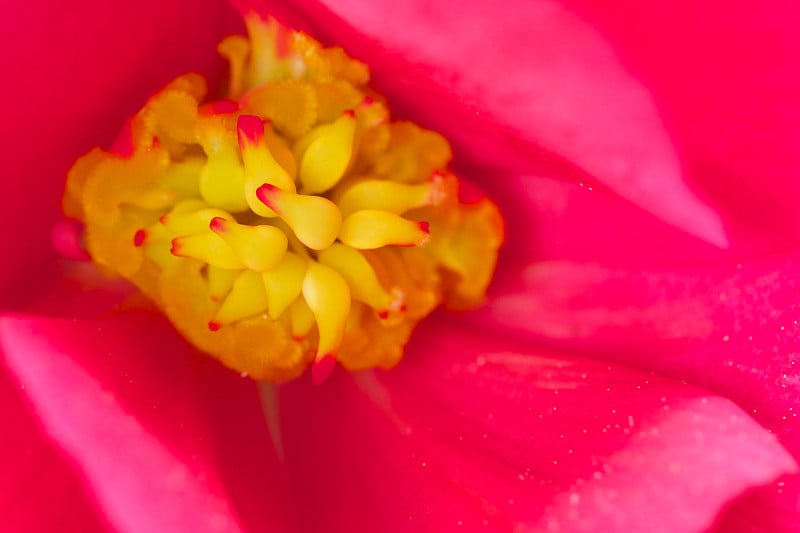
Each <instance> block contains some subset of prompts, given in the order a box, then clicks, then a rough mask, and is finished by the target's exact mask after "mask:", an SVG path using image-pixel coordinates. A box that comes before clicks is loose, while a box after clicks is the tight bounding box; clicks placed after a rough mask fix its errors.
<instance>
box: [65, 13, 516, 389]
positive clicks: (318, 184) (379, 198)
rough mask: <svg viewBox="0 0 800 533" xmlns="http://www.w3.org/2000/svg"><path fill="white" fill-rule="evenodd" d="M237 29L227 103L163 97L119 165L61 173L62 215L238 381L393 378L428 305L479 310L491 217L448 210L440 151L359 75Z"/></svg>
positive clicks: (104, 261) (260, 33)
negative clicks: (351, 375) (339, 375)
mask: <svg viewBox="0 0 800 533" xmlns="http://www.w3.org/2000/svg"><path fill="white" fill-rule="evenodd" d="M246 24H247V27H248V31H249V32H250V38H249V39H247V38H244V37H239V36H235V37H230V38H228V39H226V40H225V41H224V42H223V43H222V44H221V45H220V47H219V50H220V52H221V53H222V54H223V55H224V56H225V57H227V58H228V59H229V61H230V64H231V74H230V76H231V79H230V81H229V83H228V84H227V88H228V93H227V94H226V95H224V96H223V98H225V99H221V100H213V99H211V100H205V98H206V86H205V83H204V82H203V80H202V79H201V78H200V77H199V76H197V75H192V74H189V75H185V76H181V77H179V78H178V79H176V80H175V81H174V82H172V83H170V84H169V85H168V86H167V87H165V89H164V90H162V91H161V92H160V93H158V94H156V95H155V96H154V97H153V98H152V99H151V100H150V101H149V102H148V103H147V104H146V105H145V106H144V108H143V110H142V111H140V112H139V113H137V114H136V115H135V116H134V117H133V119H132V120H131V123H130V124H131V125H130V128H129V133H130V139H129V141H130V142H122V143H121V144H120V146H125V147H129V148H124V149H120V151H121V152H123V153H107V152H103V151H102V150H99V149H98V150H93V151H92V152H91V153H89V154H88V155H87V156H85V157H84V158H83V159H81V160H80V161H78V162H77V163H76V164H75V166H74V167H73V169H72V170H71V172H70V174H69V177H68V181H67V188H66V193H65V198H64V208H65V212H66V213H67V214H68V216H70V217H73V218H79V219H81V220H82V221H83V222H84V224H85V227H86V236H85V241H86V243H87V248H88V252H89V253H90V255H91V257H92V259H93V261H95V262H96V263H97V264H98V265H100V266H101V267H102V268H103V270H104V271H106V272H108V271H110V272H116V273H117V274H119V275H121V276H124V277H125V278H127V279H129V280H130V281H131V282H133V283H134V284H136V285H137V286H138V287H139V288H140V289H141V290H142V291H143V292H144V293H145V294H146V295H147V296H148V297H149V298H151V299H152V300H153V302H154V303H155V304H156V305H157V306H158V307H159V308H161V309H162V310H163V311H164V313H165V314H166V315H167V316H168V317H169V319H170V320H172V322H173V323H174V324H175V326H176V328H177V329H178V330H179V331H180V332H181V333H182V334H183V335H185V336H186V338H187V339H188V340H189V341H190V342H192V343H193V344H194V345H196V346H197V347H198V348H200V349H201V350H203V351H205V352H207V353H209V354H211V355H213V356H214V357H216V358H217V359H219V360H220V361H221V362H223V363H224V364H225V365H227V366H229V367H231V368H234V369H236V370H238V371H239V372H244V373H247V374H248V375H249V376H251V377H253V378H255V379H263V380H268V381H275V382H277V381H285V380H287V379H291V378H294V377H296V376H298V375H300V374H301V373H302V372H303V371H304V370H306V369H307V368H308V367H311V368H312V372H311V374H312V378H313V381H314V382H320V381H322V380H323V379H324V378H325V377H326V376H327V375H328V374H329V373H330V371H331V370H332V369H333V367H334V365H335V363H336V362H338V363H340V364H341V365H342V366H344V367H345V368H347V369H350V370H359V369H364V368H372V367H382V368H390V367H392V366H394V365H395V364H397V362H398V361H399V360H400V357H401V356H402V352H403V346H404V345H405V344H406V342H407V341H408V338H409V336H410V335H411V332H412V331H413V329H414V327H415V325H416V324H417V323H418V322H419V321H420V320H422V319H423V318H425V317H426V316H427V315H428V314H430V313H431V312H432V311H433V309H434V308H435V307H436V306H437V305H439V304H445V305H447V306H449V307H453V308H458V309H463V308H467V307H471V306H475V305H477V304H479V303H480V301H481V299H482V298H483V295H484V293H485V289H486V286H487V285H488V283H489V280H490V277H491V273H492V272H493V270H494V264H495V260H496V257H497V249H498V247H499V246H500V243H501V242H502V233H503V228H502V220H501V219H500V216H499V213H498V211H497V208H496V207H495V206H494V205H493V204H492V203H491V202H490V201H489V200H488V199H486V198H481V199H479V200H476V201H472V202H470V203H464V202H462V201H461V200H460V199H459V183H460V182H459V180H458V178H457V177H455V176H454V175H453V174H452V173H451V172H450V171H449V170H448V168H447V165H448V163H449V161H450V158H451V153H450V147H449V145H448V144H447V142H446V141H445V140H444V138H443V137H441V136H440V135H438V134H435V133H433V132H430V131H427V130H423V129H421V128H419V127H418V126H416V125H414V124H412V123H408V122H392V121H391V120H390V116H389V108H388V106H387V103H386V102H385V101H384V99H383V98H382V97H381V96H380V95H377V94H376V93H375V92H374V91H373V90H372V89H370V88H369V87H368V85H367V82H368V79H369V71H368V70H367V68H366V66H365V65H363V64H361V63H359V62H358V61H355V60H353V59H351V58H349V57H347V55H346V54H345V53H344V51H343V50H341V49H337V48H330V49H326V48H322V47H321V46H320V45H319V44H318V43H316V42H314V41H313V40H312V39H310V38H309V37H307V36H305V35H302V34H299V33H290V32H287V31H283V30H281V29H280V28H279V27H278V26H277V24H276V23H275V22H274V21H263V20H261V19H260V18H258V17H257V16H255V15H252V16H248V17H247V20H246ZM279 41H280V42H279ZM126 131H127V130H126ZM125 140H127V139H123V141H125ZM473 196H474V195H473Z"/></svg>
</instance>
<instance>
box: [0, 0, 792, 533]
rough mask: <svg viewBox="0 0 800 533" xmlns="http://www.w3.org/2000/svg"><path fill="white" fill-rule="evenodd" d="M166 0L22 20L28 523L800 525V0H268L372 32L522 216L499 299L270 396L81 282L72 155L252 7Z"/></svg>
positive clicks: (359, 51) (467, 167) (14, 173)
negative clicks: (382, 354) (52, 248)
mask: <svg viewBox="0 0 800 533" xmlns="http://www.w3.org/2000/svg"><path fill="white" fill-rule="evenodd" d="M242 3H244V2H242ZM28 5H30V4H26V6H28ZM248 5H249V4H248ZM157 6H158V7H157V8H156V4H155V3H153V4H152V7H151V9H152V10H156V9H157V11H153V12H157V13H158V16H154V15H153V12H150V11H148V9H147V6H146V5H142V3H138V4H137V6H136V7H135V8H134V7H130V8H126V7H119V8H117V7H115V8H114V10H116V9H120V10H122V11H119V12H117V11H115V12H114V13H111V14H109V13H105V12H103V13H99V12H98V11H97V10H96V8H95V7H94V6H93V5H92V3H91V2H83V3H81V2H78V3H74V4H72V5H70V6H69V8H68V9H69V14H70V17H69V18H64V17H58V16H56V15H57V13H58V12H57V11H56V10H58V9H67V8H65V7H60V6H55V5H54V6H48V9H47V10H39V9H36V6H34V7H33V8H28V7H24V8H23V7H22V6H19V7H18V9H19V11H18V12H16V13H15V15H18V16H15V17H7V18H9V19H10V18H14V21H13V22H14V27H17V28H28V27H34V28H35V27H37V26H36V25H35V24H33V23H31V24H30V25H28V24H25V22H26V20H29V19H32V20H33V21H36V22H37V23H39V24H40V26H39V27H40V28H41V33H40V32H27V31H25V32H20V31H10V29H9V28H6V27H3V28H0V29H1V30H2V31H0V35H3V36H4V37H3V39H9V40H12V41H11V42H12V43H13V44H12V45H10V46H6V49H11V50H14V51H15V52H18V53H14V54H5V55H4V56H3V58H2V59H0V61H4V62H8V63H10V64H9V65H6V64H3V67H4V68H2V71H3V72H15V73H18V74H17V77H15V79H14V82H15V83H6V84H5V85H4V88H3V93H4V97H5V100H6V102H10V103H12V104H14V105H7V108H8V109H7V111H8V115H9V116H8V118H7V120H6V123H7V124H12V125H14V128H13V129H9V128H6V129H4V131H3V136H4V137H3V140H4V143H3V146H4V152H3V156H4V157H3V159H4V162H6V165H7V166H6V169H5V170H6V172H5V173H4V178H3V179H4V180H5V181H4V183H6V184H11V183H12V182H11V180H12V179H13V180H14V181H13V184H14V187H7V188H6V189H7V191H6V192H7V194H5V195H4V197H3V207H4V213H6V215H7V216H8V217H9V218H8V220H9V221H10V223H9V225H8V228H7V232H6V234H7V235H6V237H7V241H6V245H7V248H6V249H7V250H9V251H10V253H9V255H8V257H10V259H8V260H6V261H5V262H4V263H3V269H2V271H0V272H2V277H0V279H2V280H3V282H4V287H8V286H9V284H11V283H13V284H14V285H16V286H17V287H18V288H20V289H22V290H19V291H12V292H8V290H6V292H5V293H4V294H7V295H8V296H4V299H3V304H4V307H5V308H7V309H10V310H9V311H8V312H6V313H5V314H4V315H3V317H2V319H0V346H2V352H3V362H4V365H5V367H4V368H5V369H4V372H3V377H2V379H3V385H4V386H3V387H2V389H0V390H2V393H3V395H4V402H3V404H2V405H3V406H4V407H5V409H4V416H5V420H7V421H8V422H7V424H6V425H7V427H8V428H10V429H12V430H13V432H14V433H13V438H12V439H5V440H4V447H3V449H4V451H6V453H5V454H4V455H3V457H4V458H5V459H6V460H5V462H4V471H5V472H8V474H6V475H5V476H4V477H3V485H2V487H3V488H2V492H0V494H3V497H4V500H3V501H4V503H5V502H8V501H9V499H10V498H11V497H12V495H13V497H14V501H15V502H23V504H22V505H19V504H17V505H14V506H13V507H12V506H10V505H8V504H7V505H6V507H12V508H13V509H20V511H19V514H17V515H12V518H11V520H14V519H17V520H18V522H17V523H19V524H20V526H19V528H20V529H22V528H24V529H26V530H31V529H35V528H36V527H39V528H40V529H48V527H49V528H50V529H52V527H53V526H54V522H48V521H49V520H54V521H55V524H59V525H63V524H64V523H68V524H74V525H75V529H77V530H86V529H96V528H100V527H104V526H110V527H113V528H115V529H120V530H125V531H140V530H187V531H188V530H212V529H214V528H218V529H224V528H230V529H233V528H235V527H239V528H241V529H245V530H252V531H259V530H270V531H274V530H297V529H301V530H302V529H311V530H319V529H325V530H361V529H367V530H370V529H379V530H380V529H389V530H392V529H394V530H409V529H414V530H426V529H427V530H456V529H458V528H459V527H461V528H462V529H466V530H474V529H483V528H484V524H483V522H484V521H486V522H487V526H488V527H489V528H490V529H492V528H493V529H499V530H507V529H511V528H513V527H517V528H519V529H523V530H524V529H526V528H533V529H546V528H548V527H555V526H560V528H561V529H562V530H581V529H582V530H630V529H633V530H639V529H644V528H645V527H647V528H653V529H662V530H664V531H674V530H699V529H705V528H707V527H710V526H711V525H712V524H713V523H714V521H715V520H718V523H717V526H718V527H720V528H727V529H735V528H737V527H744V526H745V525H748V524H749V523H751V522H753V521H758V520H762V521H763V520H772V521H774V523H771V524H767V525H766V526H765V527H769V528H770V530H775V529H777V528H778V527H784V528H785V529H787V530H789V529H790V528H791V527H792V525H793V524H794V523H796V521H797V518H798V516H797V512H798V509H797V494H798V475H797V474H796V471H797V463H796V460H797V457H798V442H797V435H798V431H797V425H796V422H795V419H794V413H793V408H794V406H795V405H797V400H798V390H800V389H799V388H798V384H800V380H798V377H797V371H796V370H795V369H794V365H792V362H793V357H794V353H795V349H796V346H797V336H796V328H797V325H796V324H795V322H794V321H795V318H796V317H797V305H796V303H795V302H796V292H797V291H796V289H795V287H796V276H795V273H796V272H797V254H796V252H795V251H794V244H796V242H797V236H798V228H799V227H800V226H798V222H797V221H796V217H794V216H793V215H794V212H795V209H794V208H795V206H796V198H797V195H796V191H795V187H796V185H795V184H794V183H793V180H792V171H793V170H794V169H795V168H796V163H797V161H796V159H795V158H796V157H797V156H796V155H795V151H794V150H793V148H792V147H793V146H794V144H795V143H796V140H797V138H796V136H797V133H796V128H795V126H794V124H795V123H796V118H797V117H796V116H795V115H796V113H797V110H798V109H800V107H799V106H798V105H797V104H798V102H797V101H796V100H795V99H796V98H797V94H800V93H797V92H796V91H793V90H792V89H793V88H795V87H794V86H795V85H796V83H797V82H796V81H795V80H796V74H795V72H796V71H797V68H796V67H797V65H796V62H797V61H798V59H797V57H796V53H795V52H796V50H795V46H794V44H793V40H792V35H793V34H792V33H791V32H792V31H793V28H794V27H796V23H797V15H798V12H797V10H798V8H796V7H794V6H792V5H789V4H786V5H784V4H783V3H780V2H769V3H767V4H764V5H762V6H761V7H760V10H761V11H759V12H753V10H752V7H751V6H746V5H738V4H733V5H731V4H730V3H726V4H722V3H717V2H711V3H705V4H704V5H702V6H699V5H695V4H693V3H689V2H682V1H681V2H675V3H672V4H670V5H669V6H664V7H656V8H654V7H652V6H647V7H646V8H645V7H640V6H638V5H637V3H636V2H623V3H617V4H615V6H616V7H615V8H614V9H609V7H608V5H607V4H605V3H599V2H598V3H594V2H590V1H585V2H573V3H570V4H568V5H566V4H560V3H556V2H549V1H543V0H539V1H537V2H534V3H520V4H519V5H516V4H515V5H514V9H511V8H510V7H509V5H508V4H507V3H506V4H503V5H499V4H498V5H496V6H493V7H486V6H485V5H483V4H482V3H479V2H471V1H467V2H461V3H459V4H458V6H457V9H454V8H453V6H452V5H450V4H449V3H447V2H442V3H441V4H436V3H434V4H433V5H430V3H427V2H426V3H422V2H404V3H402V4H400V5H392V7H391V8H390V7H389V6H387V5H382V3H375V4H369V5H365V4H362V3H349V2H345V1H336V0H329V1H327V2H326V3H325V4H324V5H323V4H318V3H316V2H298V3H294V4H286V5H284V4H280V3H275V4H274V5H272V4H270V5H268V6H262V5H261V4H259V6H258V7H261V8H263V7H268V8H269V9H270V10H271V11H273V12H274V13H275V14H276V16H278V17H280V18H282V19H284V20H285V21H286V22H288V23H290V24H291V25H294V26H298V27H300V29H310V30H313V31H312V33H314V34H315V35H316V36H318V37H320V38H321V39H323V40H327V41H330V42H336V43H337V44H340V45H342V46H344V47H346V48H347V49H349V50H351V51H353V53H354V54H355V55H356V56H358V57H359V58H361V59H363V60H365V61H366V62H367V63H368V64H369V65H370V66H371V68H372V69H373V73H374V79H375V83H376V85H377V86H378V87H379V88H380V89H382V90H383V91H385V92H386V93H387V95H388V96H389V98H390V99H392V101H393V102H395V103H397V105H398V107H399V108H400V110H401V112H402V113H405V114H407V115H408V116H414V117H415V118H418V120H419V121H422V122H424V123H426V124H425V125H427V126H430V127H432V128H434V129H437V130H439V131H441V132H443V133H445V134H446V135H447V136H448V137H449V138H450V139H451V141H453V142H454V146H455V149H456V154H457V158H458V160H460V161H461V166H462V167H463V172H465V173H469V174H470V175H473V176H475V177H476V178H480V181H481V183H482V184H484V185H485V186H486V187H487V189H490V190H491V191H492V193H493V195H494V197H495V198H496V199H497V200H498V202H499V203H500V205H501V208H502V209H503V211H504V214H505V216H506V219H507V222H508V226H509V228H510V230H511V231H510V232H509V236H508V237H509V244H508V246H507V249H506V252H505V256H504V257H503V258H502V259H503V262H502V263H501V267H500V271H499V275H498V279H497V281H496V284H495V286H494V288H493V289H492V293H491V298H490V301H489V302H488V304H487V306H486V307H485V308H484V310H483V311H480V312H477V313H474V314H471V315H464V316H463V317H458V318H455V319H454V318H452V317H449V316H446V315H437V316H435V317H433V318H431V319H430V320H428V321H427V322H426V323H424V324H423V325H422V326H421V327H420V329H419V330H418V331H417V333H416V335H415V337H414V339H413V341H412V344H411V346H410V347H409V348H408V350H407V356H406V360H405V361H404V362H403V364H401V365H400V366H399V367H398V368H396V369H395V370H392V371H390V372H387V373H378V372H373V373H364V374H353V375H351V374H345V373H342V372H338V373H336V374H335V375H334V376H333V377H332V378H331V380H330V381H329V382H328V383H326V384H325V385H324V386H321V387H317V388H313V387H311V386H310V385H309V384H307V383H305V382H304V381H296V382H293V383H292V384H290V385H288V386H285V387H282V388H281V389H279V390H278V391H275V390H269V389H265V390H263V391H262V392H261V394H262V395H263V396H264V398H262V400H263V403H264V404H265V405H267V406H270V407H271V408H269V409H267V410H266V411H265V414H266V419H267V420H268V422H266V423H265V422H263V417H262V415H261V412H260V402H259V398H258V394H259V393H258V391H257V389H256V388H255V386H253V385H252V384H250V383H249V382H248V381H245V380H242V379H241V378H239V377H238V376H234V375H231V374H230V373H228V372H226V371H224V370H222V369H221V368H219V367H218V366H217V365H215V364H213V363H210V362H208V361H206V360H205V359H201V358H198V357H197V356H196V355H195V354H194V353H193V352H192V351H191V350H190V349H189V348H188V346H187V345H186V344H185V343H184V342H183V341H182V339H180V338H179V337H177V336H176V334H175V333H174V332H173V331H172V330H171V329H170V328H169V326H167V325H166V324H165V323H164V322H163V321H162V320H160V319H159V318H158V317H155V316H153V315H151V314H149V313H147V312H143V311H137V310H136V309H135V308H134V309H129V310H128V311H126V312H124V313H116V314H114V315H103V316H99V317H98V316H92V315H96V314H97V309H101V308H103V302H104V301H105V300H106V299H112V300H113V296H114V295H113V290H114V289H109V287H108V286H107V285H99V286H95V287H94V288H93V287H87V284H90V283H93V282H92V280H91V279H86V278H80V277H79V274H80V273H81V272H80V271H78V272H77V273H76V272H75V271H74V270H73V271H72V272H71V273H70V275H68V276H67V277H64V274H60V276H61V277H60V278H57V279H59V280H60V281H58V282H57V283H56V284H55V285H52V284H51V283H49V280H52V279H54V278H56V276H55V271H56V269H57V268H56V267H57V264H56V261H55V259H54V257H53V254H52V253H51V252H48V251H47V246H48V244H47V232H48V231H49V227H51V225H52V223H53V222H54V221H55V218H56V213H57V207H56V206H57V202H58V199H59V197H60V194H61V190H60V186H57V185H56V184H57V183H59V182H60V181H61V179H62V178H63V173H64V171H65V170H66V168H67V167H68V165H69V163H70V159H71V158H73V157H75V156H76V155H78V154H79V153H80V152H81V151H85V149H86V148H88V147H89V145H90V144H91V142H102V141H103V139H107V138H110V136H112V135H113V131H114V128H115V126H114V125H115V124H118V123H119V122H120V121H121V120H122V118H124V117H125V116H126V115H129V114H130V112H131V111H133V110H134V109H135V108H136V107H137V106H138V105H139V104H140V103H141V100H142V99H143V98H144V97H146V95H147V93H148V92H151V91H152V90H153V89H155V88H157V87H158V86H159V85H162V84H163V82H165V81H167V79H168V78H169V77H171V75H174V74H176V73H179V72H181V71H184V70H186V69H187V68H191V67H193V66H203V65H206V66H208V65H211V64H212V63H211V59H210V55H206V56H202V55H199V56H195V55H194V54H203V53H206V52H210V51H211V50H213V42H214V41H215V40H216V37H218V35H213V34H215V33H217V32H216V31H214V28H217V27H218V25H220V24H223V22H224V20H226V19H225V17H220V16H218V14H217V13H216V12H214V11H213V10H212V8H207V9H208V10H207V11H191V12H190V11H187V10H186V5H185V4H183V3H182V2H179V1H177V0H176V1H174V2H166V3H159V4H157ZM422 6H425V7H424V8H423V7H422ZM240 7H247V6H240ZM26 9H31V11H25V10H26ZM126 9H129V10H130V11H125V10H126ZM220 9H222V7H220ZM42 13H47V14H48V15H49V17H51V18H48V17H45V16H44V15H42ZM115 14H116V15H117V17H116V18H115V17H113V16H112V15H115ZM81 15H83V16H84V17H83V20H84V22H83V23H86V24H88V25H90V26H92V27H93V31H92V32H87V33H86V34H82V33H73V32H75V31H76V30H75V28H81V27H82V26H81V25H75V24H73V21H80V20H82V17H81ZM26 17H28V18H27V19H26ZM109 17H111V18H112V19H113V20H114V23H112V24H109V22H108V21H109V20H110V19H109ZM137 17H141V18H138V19H137ZM186 17H192V18H193V20H194V21H196V24H189V23H187V21H186ZM144 22H146V23H147V24H144ZM1 24H6V25H8V24H9V22H3V23H1ZM162 24H163V27H162V26H161V25H162ZM157 25H158V26H157ZM142 28H147V29H148V30H149V32H150V35H149V36H148V35H147V32H144V31H142ZM160 28H162V29H160ZM136 30H138V31H136ZM187 32H197V33H196V35H197V36H198V37H201V38H198V39H197V40H193V41H192V46H190V47H184V46H180V47H179V46H177V45H176V44H175V39H174V38H175V36H176V35H180V36H182V37H188V36H187ZM42 35H46V36H48V37H49V38H50V39H53V41H47V40H42V39H41V37H42ZM212 35H213V38H211V37H210V36H212ZM166 36H169V37H170V38H167V37H166ZM187 40H190V39H188V38H187ZM206 40H208V42H207V43H206V44H207V46H201V45H202V44H203V43H204V42H206ZM53 42H58V43H59V46H58V47H53V46H52V43H53ZM63 42H69V43H72V44H71V45H70V46H69V47H67V46H63V45H62V43H63ZM98 42H100V43H103V46H101V47H98V46H97V45H96V43H98ZM132 42H133V43H136V44H138V45H139V46H135V47H133V46H131V43H132ZM42 43H48V44H50V46H49V47H47V45H44V46H45V47H44V48H42V47H43V44H42ZM147 47H153V48H147ZM133 50H135V51H136V52H135V53H134V52H133ZM70 52H71V53H72V56H73V57H81V58H84V59H83V61H86V64H84V65H83V66H82V68H80V69H77V68H76V66H75V64H74V63H70V57H64V56H69V55H70ZM62 53H63V54H64V56H62V55H61V54H62ZM140 53H141V54H142V55H141V56H140V55H138V54H140ZM126 54H128V55H126ZM183 54H187V55H183ZM120 55H122V57H119V56H120ZM203 57H204V58H205V59H204V60H201V58H203ZM142 58H144V60H143V59H142ZM104 59H105V60H106V61H104ZM156 59H158V61H156ZM193 60H194V61H197V62H196V63H194V65H192V61H193ZM109 64H113V65H119V67H118V68H120V69H119V70H118V71H117V70H110V69H109V68H108V66H109ZM153 65H158V68H156V69H154V68H153ZM145 71H147V72H149V74H148V75H147V76H144V75H143V74H142V73H143V72H145ZM112 73H113V75H112ZM162 74H163V77H161V78H160V79H159V77H160V76H162ZM76 76H85V78H83V79H80V80H76V78H75V77H76ZM43 77H44V79H45V80H47V81H48V82H49V83H43V82H42V79H43ZM77 81H80V83H77ZM150 82H152V84H150ZM136 83H140V84H141V85H140V86H138V88H137V86H136V85H135V84H136ZM54 88H57V89H61V90H60V91H59V90H55V89H54ZM121 90H122V91H130V93H127V95H126V94H120V93H119V91H121ZM104 98H106V99H110V100H104ZM117 98H118V100H117ZM114 100H116V101H114ZM106 102H108V103H106ZM17 103H19V105H16V104H17ZM126 106H127V107H126ZM104 108H108V109H104ZM100 117H108V119H106V118H102V119H101V118H100ZM78 119H80V120H78ZM106 120H108V122H106ZM89 126H94V127H89ZM43 149H45V150H47V152H46V154H47V155H48V157H43V156H42V155H41V152H42V150H43ZM654 176H658V179H655V178H654ZM581 184H582V185H581ZM698 197H703V198H704V200H699V199H698ZM720 246H722V248H720ZM36 266H40V267H41V268H40V270H41V272H36V273H34V267H36ZM62 266H63V265H62ZM64 268H67V269H69V268H72V267H70V266H64ZM39 289H41V294H40V295H37V294H36V291H37V290H39ZM76 289H79V290H76ZM76 292H77V293H80V294H75V293H76ZM110 292H111V294H109V293H110ZM36 296H38V298H37V297H36ZM73 317H76V319H73ZM466 326H470V327H466ZM143 333H146V334H143ZM684 382H685V383H684ZM728 398H729V399H730V400H732V401H730V400H728ZM734 402H735V403H734ZM278 419H279V422H280V423H276V420H278ZM765 428H766V429H765ZM768 430H769V431H771V432H772V433H773V435H770V434H769V433H768ZM272 443H280V446H272ZM21 480H24V481H25V482H26V483H22V481H21ZM773 482H776V483H775V484H773ZM26 487H27V490H26ZM759 487H760V488H759ZM747 489H752V492H745V491H746V490H747ZM737 497H738V499H737V500H735V501H734V498H737ZM28 502H31V503H30V504H28ZM731 504H732V505H731ZM43 505H52V506H53V507H51V508H49V509H48V508H45V509H43V508H42V506H43ZM726 505H729V506H728V507H727V508H726V509H725V510H724V511H723V512H722V513H721V514H720V511H721V509H722V508H723V507H724V506H726ZM65 520H66V521H67V522H64V521H65ZM10 523H11V524H12V525H11V527H12V528H13V527H14V525H15V523H14V522H10Z"/></svg>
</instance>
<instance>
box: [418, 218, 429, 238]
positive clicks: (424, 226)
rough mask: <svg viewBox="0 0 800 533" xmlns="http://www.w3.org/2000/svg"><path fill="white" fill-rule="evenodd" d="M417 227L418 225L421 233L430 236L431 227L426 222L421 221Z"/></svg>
mask: <svg viewBox="0 0 800 533" xmlns="http://www.w3.org/2000/svg"><path fill="white" fill-rule="evenodd" d="M418 225H419V230H420V231H421V232H422V233H425V234H426V235H430V234H431V225H430V224H429V223H428V222H427V221H426V220H423V221H422V222H420V223H419V224H418Z"/></svg>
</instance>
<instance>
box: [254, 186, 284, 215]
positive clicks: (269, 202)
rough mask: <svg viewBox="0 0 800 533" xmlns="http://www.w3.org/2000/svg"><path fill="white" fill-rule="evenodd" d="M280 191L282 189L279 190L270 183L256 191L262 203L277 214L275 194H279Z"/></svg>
mask: <svg viewBox="0 0 800 533" xmlns="http://www.w3.org/2000/svg"><path fill="white" fill-rule="evenodd" d="M279 190H280V189H278V188H277V187H276V186H274V185H272V184H270V183H265V184H264V185H262V186H261V187H259V188H258V189H256V198H258V199H259V200H261V202H263V204H264V205H266V206H267V207H269V208H270V209H272V210H273V211H275V212H276V213H277V212H278V210H277V209H275V206H274V203H275V193H276V192H278V191H279Z"/></svg>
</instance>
